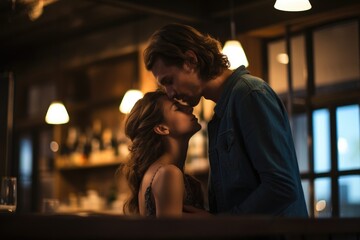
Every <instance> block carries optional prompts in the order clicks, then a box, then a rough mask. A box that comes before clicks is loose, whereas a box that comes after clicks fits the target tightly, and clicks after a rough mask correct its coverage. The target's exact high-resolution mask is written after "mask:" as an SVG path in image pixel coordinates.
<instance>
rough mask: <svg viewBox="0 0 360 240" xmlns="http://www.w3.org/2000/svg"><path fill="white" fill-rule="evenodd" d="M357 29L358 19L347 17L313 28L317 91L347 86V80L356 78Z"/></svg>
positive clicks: (348, 83)
mask: <svg viewBox="0 0 360 240" xmlns="http://www.w3.org/2000/svg"><path fill="white" fill-rule="evenodd" d="M358 29H359V26H358V22H356V21H350V22H345V23H339V24H335V25H331V26H327V27H325V28H321V29H319V30H316V31H315V32H314V34H313V38H314V39H313V41H314V70H315V76H314V77H315V85H316V89H317V91H319V92H320V91H325V90H329V89H338V87H339V86H341V87H344V86H345V87H347V86H348V87H351V86H353V84H351V83H354V82H355V83H356V82H358V81H359V72H360V71H359V66H360V64H359V33H358ZM341 83H342V84H341ZM339 84H341V85H339ZM331 87H332V88H331Z"/></svg>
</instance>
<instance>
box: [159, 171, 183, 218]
mask: <svg viewBox="0 0 360 240" xmlns="http://www.w3.org/2000/svg"><path fill="white" fill-rule="evenodd" d="M152 189H153V194H154V198H155V204H156V217H181V216H182V210H183V198H184V178H183V173H182V171H181V170H180V169H179V168H177V167H176V166H174V165H167V166H164V167H162V168H161V169H159V172H158V173H157V176H156V177H155V179H154V182H153V186H152Z"/></svg>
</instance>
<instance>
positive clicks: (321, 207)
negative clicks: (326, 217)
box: [315, 200, 326, 212]
mask: <svg viewBox="0 0 360 240" xmlns="http://www.w3.org/2000/svg"><path fill="white" fill-rule="evenodd" d="M325 208H326V201H325V200H319V201H318V202H317V203H316V206H315V209H316V211H317V212H321V211H324V210H325Z"/></svg>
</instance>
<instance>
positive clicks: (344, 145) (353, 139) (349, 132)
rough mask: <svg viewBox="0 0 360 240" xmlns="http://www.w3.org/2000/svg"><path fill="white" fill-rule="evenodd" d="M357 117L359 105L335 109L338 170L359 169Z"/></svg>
mask: <svg viewBox="0 0 360 240" xmlns="http://www.w3.org/2000/svg"><path fill="white" fill-rule="evenodd" d="M359 116H360V111H359V105H350V106H344V107H338V108H337V109H336V124H337V126H336V130H337V149H338V167H339V170H352V169H360V140H359V139H360V136H359V135H360V127H359V126H360V120H359ZM359 192H360V187H359Z"/></svg>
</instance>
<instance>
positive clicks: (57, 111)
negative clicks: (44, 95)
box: [45, 101, 70, 124]
mask: <svg viewBox="0 0 360 240" xmlns="http://www.w3.org/2000/svg"><path fill="white" fill-rule="evenodd" d="M69 120H70V118H69V114H68V113H67V111H66V108H65V106H64V104H63V103H62V102H58V101H55V102H52V103H51V104H50V107H49V109H48V110H47V113H46V116H45V121H46V122H47V123H48V124H64V123H67V122H69Z"/></svg>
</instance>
